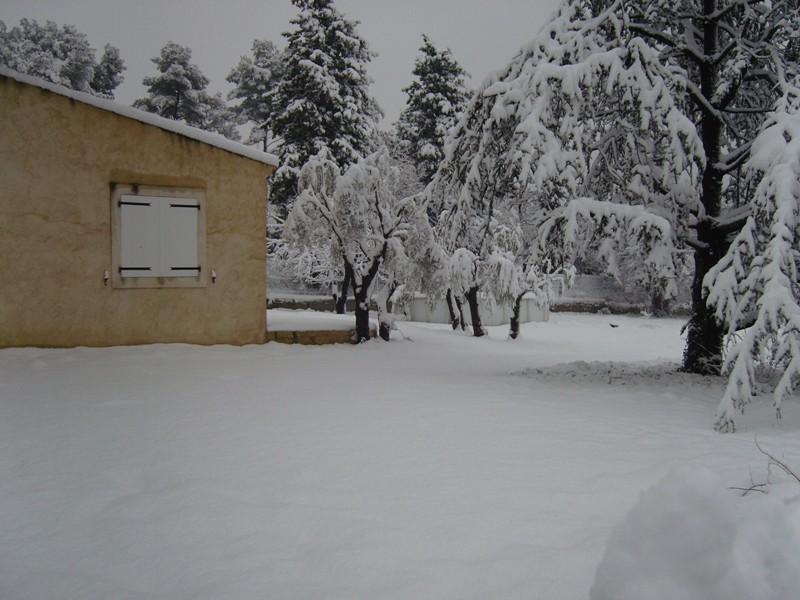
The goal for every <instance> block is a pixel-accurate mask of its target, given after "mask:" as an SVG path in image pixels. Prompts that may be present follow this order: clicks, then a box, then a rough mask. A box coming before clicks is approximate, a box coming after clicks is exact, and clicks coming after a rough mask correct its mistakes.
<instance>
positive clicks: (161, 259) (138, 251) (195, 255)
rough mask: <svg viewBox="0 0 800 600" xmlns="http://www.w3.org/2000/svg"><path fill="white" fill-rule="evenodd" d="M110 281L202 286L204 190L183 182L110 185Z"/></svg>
mask: <svg viewBox="0 0 800 600" xmlns="http://www.w3.org/2000/svg"><path fill="white" fill-rule="evenodd" d="M111 196H112V198H111V200H112V207H111V209H112V214H113V216H114V219H113V226H112V237H113V249H112V269H113V274H112V276H113V284H114V287H120V288H127V287H202V286H205V285H206V273H205V271H206V269H205V265H204V262H205V194H204V193H203V192H202V190H194V189H188V188H168V187H149V186H132V185H115V186H114V188H113V193H112V195H111Z"/></svg>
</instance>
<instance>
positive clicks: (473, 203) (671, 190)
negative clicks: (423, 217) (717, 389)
mask: <svg viewBox="0 0 800 600" xmlns="http://www.w3.org/2000/svg"><path fill="white" fill-rule="evenodd" d="M799 26H800V11H798V2H797V0H776V1H766V0H764V1H760V0H754V1H752V2H740V1H739V0H704V1H703V2H694V1H690V0H678V1H675V0H656V1H654V2H643V1H633V0H600V1H596V0H565V1H564V2H563V3H562V5H561V7H560V9H559V12H558V14H557V15H556V17H555V18H554V20H553V21H552V22H551V23H550V24H548V25H547V26H546V27H545V28H544V29H543V30H542V31H541V32H540V33H539V34H538V35H537V36H536V37H535V38H534V39H533V41H532V42H530V43H529V44H527V45H526V46H525V47H524V48H523V49H522V50H521V52H520V54H519V55H518V56H517V57H515V58H514V59H513V60H512V62H511V63H510V64H509V65H508V66H507V67H506V68H505V69H504V70H503V71H500V72H497V73H495V74H494V75H493V76H492V78H491V79H489V80H487V82H485V84H484V86H483V87H482V89H481V90H479V92H478V94H476V96H475V97H474V98H473V100H472V101H471V103H470V105H469V108H468V111H467V112H468V114H467V117H466V118H465V119H462V121H461V123H460V126H459V129H458V131H457V133H456V134H455V137H454V141H453V143H452V144H451V147H450V148H449V149H448V150H447V152H446V157H447V158H446V160H445V162H444V164H443V166H442V168H441V169H440V172H439V174H438V175H437V178H438V180H439V181H438V184H439V188H440V189H442V190H444V191H445V192H449V197H450V198H457V199H458V200H457V201H452V200H451V201H450V204H449V205H448V206H447V209H448V213H449V215H448V216H449V219H450V221H451V223H452V225H453V226H451V227H450V232H451V234H452V233H457V232H459V231H464V230H465V229H469V228H468V227H467V228H465V227H464V225H465V224H467V223H470V222H474V221H475V217H476V216H482V217H483V220H482V221H479V222H482V223H484V224H486V223H489V220H488V218H487V214H488V213H489V212H491V211H492V210H494V207H495V206H496V205H497V204H498V203H502V202H503V201H504V200H505V199H506V198H507V197H508V196H509V195H511V196H514V197H516V198H517V199H519V200H523V201H525V202H528V203H532V205H533V208H532V209H531V212H533V213H534V215H535V218H534V222H536V221H537V220H538V222H541V221H542V217H545V216H547V218H549V217H553V216H559V215H563V216H564V218H566V219H568V218H569V217H568V215H565V213H566V212H568V211H569V209H568V208H567V207H568V205H569V203H570V202H574V201H576V200H577V199H578V198H590V199H591V200H592V202H599V204H592V203H587V202H584V203H583V207H582V209H590V208H591V207H592V206H594V207H596V208H597V209H598V210H597V211H595V213H594V214H593V216H591V217H590V218H587V219H585V220H584V223H585V224H584V225H583V226H582V227H579V228H567V229H566V231H567V232H570V231H571V232H574V234H575V236H574V237H572V238H570V237H568V236H560V237H558V236H556V237H551V238H549V242H550V245H551V246H550V247H548V248H546V251H547V252H553V251H554V249H553V247H552V245H553V244H561V245H562V246H563V245H565V244H566V245H569V244H573V243H574V242H575V241H576V239H577V237H578V236H584V235H589V236H594V235H595V234H597V233H598V231H600V232H602V228H604V227H606V223H607V221H608V219H607V218H606V217H608V216H610V215H611V214H612V213H613V214H614V219H615V220H616V222H617V223H618V224H622V223H625V222H627V223H630V224H634V223H637V224H645V223H646V224H647V230H649V231H650V232H656V231H659V229H660V228H661V226H660V225H659V224H658V219H665V220H666V222H667V223H668V225H669V231H667V230H666V229H664V230H663V234H659V235H658V236H656V237H654V238H652V240H654V241H657V242H658V243H659V244H662V249H661V250H660V251H659V252H658V253H657V255H654V256H653V257H654V258H658V260H659V261H660V263H659V265H658V268H659V270H662V271H663V272H664V273H665V274H667V275H668V274H669V272H670V271H674V262H675V253H676V252H678V253H679V252H686V251H691V252H692V253H693V256H694V264H695V270H694V280H693V290H692V291H693V299H692V300H693V303H692V317H691V320H690V324H689V328H688V340H687V347H686V353H685V356H684V369H686V370H687V371H691V372H699V373H719V371H720V367H721V363H722V348H723V344H722V341H723V331H724V330H725V324H724V323H720V322H719V321H718V320H717V315H716V314H715V312H714V310H713V309H710V308H709V307H708V306H707V303H706V300H707V294H706V293H705V292H704V291H703V288H702V282H703V279H704V277H705V275H706V274H707V273H708V272H709V270H710V269H711V268H712V267H713V266H714V265H715V264H716V263H717V262H718V261H719V260H720V259H721V258H722V257H723V256H724V254H725V252H726V250H727V248H728V244H729V240H730V236H731V234H735V233H736V231H737V230H738V228H740V227H741V226H742V224H743V220H744V219H743V218H730V216H729V215H728V214H727V211H728V209H729V208H731V209H733V208H735V207H736V196H737V194H738V193H739V191H740V190H741V189H742V188H741V186H740V185H739V181H737V178H736V176H737V174H738V172H739V168H740V166H741V165H742V164H743V163H744V162H745V161H746V159H747V157H748V155H749V151H750V144H751V142H752V139H753V137H754V135H755V132H756V130H757V128H758V125H759V124H760V123H762V122H763V121H764V119H765V118H766V115H767V114H768V113H769V111H770V110H771V109H772V107H773V106H774V103H775V101H776V100H777V98H778V96H779V94H780V90H781V85H780V83H781V82H785V81H787V80H788V79H791V78H792V77H793V76H794V74H795V73H796V72H797V70H798V63H797V44H798V42H797V40H798V32H799V31H800V27H799ZM623 205H637V206H640V207H642V210H643V213H642V216H641V217H638V218H637V219H635V220H631V219H629V218H626V216H625V215H626V213H627V207H624V206H623ZM573 207H574V205H573ZM579 212H580V213H583V210H581V211H579ZM579 212H574V211H573V214H575V215H577V214H579ZM537 213H538V216H536V215H537ZM459 215H462V216H459ZM735 217H741V215H738V214H736V215H735ZM598 228H601V229H600V230H598ZM478 230H480V229H478ZM634 234H636V231H633V230H631V231H630V232H629V235H634ZM455 238H456V239H457V238H458V236H457V235H456V236H455ZM612 249H613V250H615V251H616V250H618V248H609V250H612ZM642 266H646V267H647V268H652V267H653V263H652V262H651V261H643V262H642ZM663 279H664V278H662V277H657V278H655V280H663ZM664 283H665V284H668V283H669V282H668V281H664Z"/></svg>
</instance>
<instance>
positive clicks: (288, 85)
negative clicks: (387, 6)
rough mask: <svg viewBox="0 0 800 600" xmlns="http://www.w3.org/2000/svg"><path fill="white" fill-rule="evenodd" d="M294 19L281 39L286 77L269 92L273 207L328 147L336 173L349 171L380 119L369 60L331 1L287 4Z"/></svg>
mask: <svg viewBox="0 0 800 600" xmlns="http://www.w3.org/2000/svg"><path fill="white" fill-rule="evenodd" d="M292 4H294V5H295V6H296V7H297V8H298V9H299V13H298V14H297V16H296V17H295V18H294V19H292V21H291V23H292V25H294V29H293V30H292V31H290V32H288V33H285V34H284V36H285V37H286V40H287V51H286V58H285V63H284V65H285V70H284V75H283V78H282V79H281V82H280V84H279V85H278V88H277V90H276V92H275V100H274V102H275V108H276V114H275V118H274V121H273V127H274V132H275V134H276V135H277V136H279V137H280V138H281V139H282V141H283V145H282V147H281V151H280V154H281V158H282V160H281V167H280V168H279V169H278V171H277V172H276V174H275V177H274V180H273V186H272V195H273V200H274V201H275V203H276V204H278V205H284V206H285V204H286V203H287V202H288V201H289V200H290V199H292V198H294V197H295V196H296V193H297V189H296V188H297V177H298V175H299V172H300V168H301V167H302V166H303V165H304V164H305V163H306V161H308V159H309V158H310V157H311V156H314V155H316V154H317V153H318V152H319V151H320V150H322V149H323V148H328V150H329V151H330V153H331V156H332V158H333V160H334V161H335V162H336V164H337V165H338V166H339V168H346V167H347V166H349V165H351V164H353V163H354V162H355V161H357V160H358V159H359V157H361V156H363V155H364V154H366V153H367V152H368V150H369V149H370V146H371V144H372V143H373V141H374V139H375V138H376V118H377V117H378V116H379V115H380V114H381V112H380V109H379V107H378V105H377V103H376V101H375V100H374V99H373V98H372V97H371V96H370V95H369V84H370V78H369V76H368V75H367V64H368V63H369V61H370V59H371V58H372V56H373V54H372V53H371V52H370V50H369V47H368V45H367V42H366V41H364V40H363V39H362V38H361V37H360V36H359V35H358V33H357V32H356V25H357V22H356V21H351V20H348V19H346V18H345V17H344V16H343V15H342V14H341V13H340V12H339V11H338V10H337V9H336V7H335V6H334V4H333V2H332V0H292Z"/></svg>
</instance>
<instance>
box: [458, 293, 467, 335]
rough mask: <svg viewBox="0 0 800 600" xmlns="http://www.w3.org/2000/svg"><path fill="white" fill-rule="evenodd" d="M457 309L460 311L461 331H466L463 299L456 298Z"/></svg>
mask: <svg viewBox="0 0 800 600" xmlns="http://www.w3.org/2000/svg"><path fill="white" fill-rule="evenodd" d="M456 309H457V310H458V322H459V323H460V324H461V331H466V329H467V323H466V321H465V320H464V306H463V305H462V304H461V298H459V297H458V296H456Z"/></svg>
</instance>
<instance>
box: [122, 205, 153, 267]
mask: <svg viewBox="0 0 800 600" xmlns="http://www.w3.org/2000/svg"><path fill="white" fill-rule="evenodd" d="M119 209H120V213H121V214H120V223H121V228H120V275H121V276H122V277H157V276H158V269H159V264H158V262H159V261H158V240H159V208H158V205H156V204H155V203H154V202H153V201H152V199H151V198H148V197H143V196H122V197H121V198H120V202H119Z"/></svg>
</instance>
